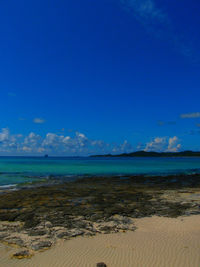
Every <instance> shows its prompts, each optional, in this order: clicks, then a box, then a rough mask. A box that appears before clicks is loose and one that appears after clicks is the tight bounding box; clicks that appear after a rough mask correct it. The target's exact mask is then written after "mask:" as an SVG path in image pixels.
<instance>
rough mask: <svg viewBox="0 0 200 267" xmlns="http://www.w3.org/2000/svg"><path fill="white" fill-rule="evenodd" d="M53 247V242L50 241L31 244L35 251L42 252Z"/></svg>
mask: <svg viewBox="0 0 200 267" xmlns="http://www.w3.org/2000/svg"><path fill="white" fill-rule="evenodd" d="M51 246H52V242H51V241H48V240H39V241H35V242H33V243H32V244H31V248H32V249H33V250H42V249H46V248H50V247H51Z"/></svg>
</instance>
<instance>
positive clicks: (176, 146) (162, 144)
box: [144, 136, 181, 152]
mask: <svg viewBox="0 0 200 267" xmlns="http://www.w3.org/2000/svg"><path fill="white" fill-rule="evenodd" d="M180 148H181V144H180V143H179V139H178V137H177V136H174V137H170V138H166V137H156V138H154V139H153V140H152V141H151V142H149V143H147V144H146V147H145V149H144V150H145V151H157V152H178V151H179V150H180Z"/></svg>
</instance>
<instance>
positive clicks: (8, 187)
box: [0, 184, 17, 190]
mask: <svg viewBox="0 0 200 267" xmlns="http://www.w3.org/2000/svg"><path fill="white" fill-rule="evenodd" d="M16 186H17V184H6V185H0V190H1V189H11V188H15V187H16Z"/></svg>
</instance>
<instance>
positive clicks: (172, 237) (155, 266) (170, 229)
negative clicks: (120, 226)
mask: <svg viewBox="0 0 200 267" xmlns="http://www.w3.org/2000/svg"><path fill="white" fill-rule="evenodd" d="M135 224H136V226H137V227H138V228H137V230H136V231H135V232H127V233H119V234H108V235H98V236H95V237H88V238H87V237H79V238H75V239H72V240H70V241H60V242H59V243H58V244H57V245H56V246H55V247H53V248H52V249H50V250H48V251H46V252H43V253H38V254H36V255H35V256H34V257H33V258H32V259H30V260H21V261H19V260H10V259H9V258H8V256H9V255H10V254H11V253H13V249H10V248H6V247H5V246H2V245H1V246H0V266H1V267H7V266H9V267H12V266H13V267H18V266H20V267H24V266H26V267H72V266H73V267H95V266H96V263H97V262H101V261H103V262H105V263H106V264H107V265H108V267H135V266H136V267H199V266H200V215H194V216H190V217H180V218H178V219H171V218H163V217H152V218H143V219H136V220H135Z"/></svg>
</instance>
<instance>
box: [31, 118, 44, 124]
mask: <svg viewBox="0 0 200 267" xmlns="http://www.w3.org/2000/svg"><path fill="white" fill-rule="evenodd" d="M33 122H34V123H38V124H42V123H45V120H44V119H42V118H35V119H33Z"/></svg>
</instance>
